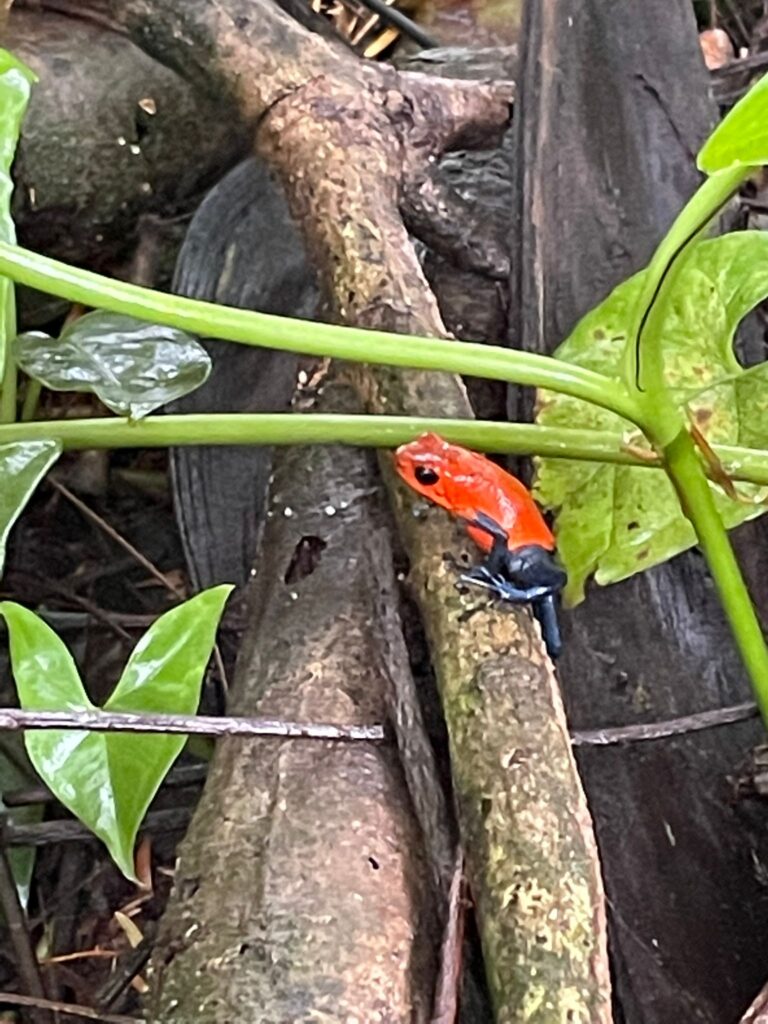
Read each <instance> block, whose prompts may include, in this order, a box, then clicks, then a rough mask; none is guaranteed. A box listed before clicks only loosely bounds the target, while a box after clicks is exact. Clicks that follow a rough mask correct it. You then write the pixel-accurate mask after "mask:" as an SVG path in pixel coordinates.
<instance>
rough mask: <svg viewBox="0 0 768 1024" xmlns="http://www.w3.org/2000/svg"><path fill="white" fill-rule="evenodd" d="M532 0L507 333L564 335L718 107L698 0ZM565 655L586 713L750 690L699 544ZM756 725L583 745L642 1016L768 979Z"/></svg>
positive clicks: (670, 213)
mask: <svg viewBox="0 0 768 1024" xmlns="http://www.w3.org/2000/svg"><path fill="white" fill-rule="evenodd" d="M529 7H530V16H529V18H528V24H527V27H526V37H525V43H524V46H523V48H522V50H523V52H524V53H525V55H526V57H525V60H524V67H523V69H522V71H521V78H520V82H519V103H520V106H519V108H518V111H519V115H520V116H519V122H518V124H519V152H520V153H522V154H524V158H523V159H521V161H520V162H519V164H518V175H517V191H516V203H517V211H518V218H519V223H518V226H517V232H516V244H517V258H516V259H513V263H514V264H515V266H516V268H517V270H518V274H517V275H516V276H514V277H513V291H514V292H516V294H517V312H518V316H519V319H518V321H517V323H516V324H515V325H514V326H513V332H512V343H513V344H515V345H518V346H520V347H523V348H526V349H530V350H534V351H539V352H551V351H552V349H553V348H554V347H555V346H556V345H557V344H558V343H559V341H560V340H562V339H563V338H564V337H565V336H566V335H567V334H568V333H569V331H570V330H571V329H572V327H573V326H574V324H575V322H576V320H577V319H578V318H579V317H580V316H581V315H583V314H584V313H585V312H586V311H587V310H588V309H589V308H591V307H592V306H593V305H594V304H595V303H596V302H598V301H599V300H601V299H602V298H603V297H604V296H605V295H606V293H607V292H608V291H609V290H610V288H611V287H612V286H614V285H615V284H617V283H618V282H619V281H620V280H621V279H623V278H624V277H625V276H627V275H629V274H630V273H632V272H634V271H635V270H637V269H638V268H639V267H641V266H642V265H643V264H644V263H645V261H646V260H647V259H648V258H649V256H650V254H651V252H652V251H653V248H654V247H655V245H656V243H657V242H658V241H659V239H660V238H661V236H662V234H663V232H664V231H665V230H666V229H667V227H668V226H669V224H670V222H671V221H672V219H673V217H674V216H675V214H676V213H677V211H678V210H679V208H680V207H681V206H682V203H683V202H684V200H685V199H686V198H687V197H688V196H689V195H690V194H691V193H692V191H693V190H694V188H695V185H696V173H695V165H694V156H695V153H696V151H697V149H698V146H699V145H700V143H701V142H702V140H703V138H704V137H705V135H706V133H707V131H708V129H709V127H710V126H711V124H712V123H713V120H714V115H715V111H714V110H713V108H712V106H711V105H710V103H709V101H708V99H707V82H706V77H705V71H704V67H703V64H702V61H701V55H700V53H699V48H698V42H697V38H696V32H695V25H694V23H693V13H692V9H691V6H690V4H688V3H685V2H684V0H677V2H675V3H669V2H667V0H658V2H656V0H653V2H647V3H644V4H636V3H633V2H632V0H619V2H615V3H612V4H605V3H602V2H601V0H589V2H583V3H579V4H575V3H573V2H571V0H545V2H542V3H540V4H531V5H529ZM517 397H518V396H517V395H515V396H514V399H515V406H514V407H515V408H516V407H517ZM741 537H742V552H746V551H748V552H749V558H748V560H747V564H749V566H750V568H751V570H752V572H753V580H758V579H759V578H760V577H761V576H762V577H763V582H762V583H760V585H759V587H758V589H757V590H756V593H758V594H760V592H761V591H762V592H763V593H764V590H765V583H764V579H765V565H764V557H763V555H762V554H760V552H762V551H765V549H766V544H765V537H766V534H765V527H764V526H762V525H760V524H756V525H753V526H752V527H750V528H749V529H747V530H746V531H743V532H742V535H741ZM763 607H766V606H765V605H764V604H763ZM560 671H561V677H562V680H563V685H564V690H565V697H566V706H567V709H568V715H569V721H570V723H571V726H572V727H573V728H576V729H590V728H596V727H598V728H599V727H601V726H606V725H622V724H628V723H633V722H640V721H649V720H651V721H652V720H657V719H664V718H668V717H673V716H676V715H682V714H687V713H691V712H695V711H701V710H704V709H707V708H714V707H718V706H720V705H724V704H731V703H738V702H739V701H742V700H745V699H746V698H747V697H748V695H749V688H748V685H747V682H746V679H745V677H744V672H743V669H742V666H741V664H740V663H739V660H738V657H737V655H736V652H735V649H734V645H733V642H732V640H731V637H730V635H729V633H728V630H727V628H726V625H725V623H724V620H723V615H722V611H721V609H720V607H719V605H718V603H717V601H716V598H715V595H714V592H713V589H712V586H711V583H710V581H709V579H708V576H707V572H706V568H705V565H704V563H703V559H702V558H701V556H700V555H699V554H697V553H694V552H692V553H690V554H687V555H684V556H681V557H680V558H677V559H675V560H674V561H673V562H671V563H669V564H667V565H663V566H660V567H658V568H656V569H653V570H651V571H649V572H645V573H643V574H642V575H640V576H638V577H635V578H634V579H632V580H629V581H627V582H625V583H621V584H618V585H615V586H612V587H610V588H608V589H605V590H601V589H600V588H597V587H593V588H592V589H591V590H590V592H589V595H588V599H587V601H586V603H585V604H584V605H582V606H580V607H579V608H577V609H575V611H573V612H572V613H571V614H569V615H568V616H567V617H566V636H565V654H564V657H563V659H562V663H561V666H560ZM760 732H761V730H760V726H759V725H757V724H755V723H753V724H738V725H732V726H728V727H725V728H723V729H719V730H716V731H712V732H709V733H696V734H693V735H690V736H682V737H676V738H674V739H669V740H663V741H660V742H656V743H643V744H638V745H637V746H635V747H630V748H614V749H610V750H609V749H602V750H601V749H593V750H584V751H582V752H581V753H580V754H579V765H580V767H581V769H582V773H583V776H584V779H585V784H586V786H587V791H588V793H589V797H590V806H591V808H592V811H593V814H594V815H595V818H596V824H597V833H598V840H599V844H600V849H601V855H602V861H603V865H604V872H605V878H606V886H607V890H608V897H609V906H610V907H611V911H612V912H611V916H610V925H611V940H612V942H611V945H612V952H613V963H614V967H615V982H616V988H617V992H618V998H619V1002H620V1004H621V1008H622V1011H623V1014H624V1016H625V1018H626V1020H627V1021H628V1022H630V1024H640V1022H642V1024H669V1022H670V1021H673V1020H682V1019H685V1020H691V1021H693V1020H696V1021H703V1022H708V1024H722V1022H723V1021H726V1020H731V1019H734V1018H735V1016H736V1015H737V1014H738V1012H739V1009H740V1007H743V1006H744V1005H745V1004H746V1003H747V1002H748V1000H749V998H750V997H751V994H753V993H754V991H755V990H756V989H757V988H758V987H759V985H760V984H761V982H762V980H763V975H764V963H765V961H764V957H763V955H762V950H761V949H760V946H759V944H758V945H757V946H755V943H754V936H755V935H756V934H758V935H760V934H765V930H766V927H767V926H768V899H767V898H766V890H765V887H764V885H763V882H762V881H761V879H762V877H763V876H764V871H765V864H766V856H767V855H768V850H766V846H765V828H764V816H763V815H760V816H759V820H758V821H757V822H751V821H750V818H751V817H752V816H753V814H756V813H757V812H756V811H755V810H754V809H753V808H751V807H749V806H748V805H745V804H744V803H741V804H739V803H738V802H737V801H735V800H734V799H733V794H732V789H731V786H730V784H729V781H728V776H729V775H730V774H734V773H735V772H736V769H737V766H738V764H739V762H740V761H741V760H742V758H743V757H744V755H745V753H746V751H747V749H748V748H749V747H750V746H751V745H752V744H753V743H754V741H755V740H756V739H757V738H758V736H759V735H760ZM755 825H756V826H757V827H755ZM714 936H716V937H717V941H711V938H712V937H714ZM705 937H706V938H705Z"/></svg>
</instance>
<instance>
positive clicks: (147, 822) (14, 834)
mask: <svg viewBox="0 0 768 1024" xmlns="http://www.w3.org/2000/svg"><path fill="white" fill-rule="evenodd" d="M191 814H192V811H191V808H189V807H171V808H169V809H167V810H162V811H150V812H149V814H147V816H146V818H145V819H144V821H143V822H142V825H141V829H140V834H141V835H144V834H146V833H147V832H154V833H156V834H158V835H167V834H168V833H169V832H184V831H186V829H187V828H188V826H189V819H190V817H191ZM98 841H99V839H98V836H96V835H95V833H93V832H91V830H90V829H89V828H86V827H85V825H81V824H80V822H79V821H75V820H73V819H70V818H61V819H58V820H56V821H40V822H35V823H34V824H32V825H6V827H5V844H6V846H9V847H10V846H48V845H59V844H60V843H91V842H98Z"/></svg>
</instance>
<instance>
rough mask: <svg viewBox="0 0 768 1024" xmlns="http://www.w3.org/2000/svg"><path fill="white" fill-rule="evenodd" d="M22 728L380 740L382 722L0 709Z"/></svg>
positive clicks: (11, 726) (0, 721)
mask: <svg viewBox="0 0 768 1024" xmlns="http://www.w3.org/2000/svg"><path fill="white" fill-rule="evenodd" d="M26 729H66V730H88V731H90V732H139V733H157V732H159V733H181V734H182V735H195V736H274V737H276V738H278V739H304V740H339V741H342V742H357V741H360V740H361V741H363V742H365V743H379V742H381V741H382V740H383V739H384V738H385V732H384V727H383V726H382V725H326V724H320V723H311V722H307V723H302V722H284V721H280V720H279V719H276V718H232V717H221V718H215V717H213V716H209V715H139V714H136V715H134V714H123V713H116V712H110V711H20V710H18V709H17V708H0V731H8V732H17V731H19V730H26Z"/></svg>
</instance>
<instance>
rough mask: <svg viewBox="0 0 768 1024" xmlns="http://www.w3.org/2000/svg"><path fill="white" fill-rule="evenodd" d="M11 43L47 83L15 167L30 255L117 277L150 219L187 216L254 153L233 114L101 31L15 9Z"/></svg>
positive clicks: (33, 106) (40, 88)
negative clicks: (142, 220) (189, 207)
mask: <svg viewBox="0 0 768 1024" xmlns="http://www.w3.org/2000/svg"><path fill="white" fill-rule="evenodd" d="M2 42H3V46H5V47H7V48H8V49H10V50H11V51H12V52H14V53H15V54H17V55H18V56H19V57H21V59H22V60H24V61H26V62H27V63H28V64H29V65H30V67H31V68H32V69H33V70H34V71H35V72H36V74H37V75H38V76H39V79H40V80H39V83H38V84H37V85H36V87H35V89H34V90H33V93H32V99H31V101H30V105H29V111H28V114H27V117H26V119H25V122H24V131H23V135H22V138H21V142H20V144H19V152H18V156H17V158H16V163H15V166H14V178H15V181H16V185H17V188H16V191H15V193H14V204H13V215H14V220H15V222H16V225H17V228H18V232H19V237H20V239H21V241H22V243H23V244H24V245H27V246H29V247H30V248H32V249H36V250H40V251H44V252H45V253H46V254H48V255H50V256H55V257H57V258H58V259H63V260H69V261H71V262H75V263H78V264H87V265H89V266H92V267H96V268H109V267H112V266H114V264H115V262H116V261H120V260H125V259H127V257H128V256H129V254H130V252H131V249H132V247H133V245H135V243H136V239H137V222H138V219H139V217H140V216H141V215H142V214H151V213H153V212H155V213H157V212H162V213H163V214H164V215H166V216H167V215H168V214H173V213H177V212H179V211H180V210H183V209H184V208H185V204H188V203H189V201H190V197H192V196H195V195H196V194H198V193H199V192H200V191H201V190H202V189H204V188H206V187H207V186H208V185H209V184H210V183H211V182H213V181H216V180H217V178H218V177H219V176H220V175H221V174H222V173H223V171H225V170H226V169H227V168H228V167H230V166H231V165H232V163H233V162H234V161H235V160H236V159H237V158H238V155H239V154H241V153H245V152H246V151H247V144H248V143H247V137H246V134H245V132H244V130H243V127H242V126H240V125H238V122H237V117H236V113H235V110H234V108H233V106H232V105H228V106H226V105H223V104H220V103H215V102H212V101H210V100H209V99H208V98H207V97H205V96H204V95H201V93H200V92H199V91H195V90H194V89H192V88H190V86H189V85H188V84H187V83H186V82H185V81H183V80H182V79H181V78H179V76H178V75H176V74H174V73H173V72H172V71H170V70H169V69H168V68H166V67H163V66H162V65H161V64H158V63H157V62H156V61H154V60H152V59H151V58H150V57H149V56H147V54H145V53H143V52H142V51H141V50H140V49H139V48H138V47H136V46H135V45H134V44H133V43H132V42H131V41H130V40H129V39H126V38H125V37H124V36H121V35H118V34H117V33H115V32H111V31H109V30H107V29H105V28H103V27H102V26H99V25H95V24H92V23H88V22H86V21H82V20H79V19H77V18H68V17H64V16H63V15H59V14H54V13H51V12H50V11H48V12H45V13H43V12H42V11H35V10H16V8H15V7H14V9H13V11H12V13H11V16H10V19H9V23H8V26H7V28H6V29H5V31H4V32H3V40H2ZM140 102H141V103H143V106H141V105H140ZM152 111H154V113H153V112H152ZM45 315H46V312H45V309H43V311H42V313H41V316H43V317H44V316H45Z"/></svg>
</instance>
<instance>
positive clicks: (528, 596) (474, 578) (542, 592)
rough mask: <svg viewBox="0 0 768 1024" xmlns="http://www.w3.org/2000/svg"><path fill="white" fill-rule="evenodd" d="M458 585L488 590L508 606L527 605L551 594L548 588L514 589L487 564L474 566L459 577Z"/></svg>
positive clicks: (514, 587) (512, 585)
mask: <svg viewBox="0 0 768 1024" xmlns="http://www.w3.org/2000/svg"><path fill="white" fill-rule="evenodd" d="M459 582H460V583H466V584H468V585H469V586H474V587H482V588H483V589H484V590H490V591H491V593H493V595H494V596H495V597H498V598H499V599H500V600H501V601H508V602H509V603H510V604H529V603H530V602H531V601H537V600H538V599H540V598H542V597H546V596H547V595H548V594H551V592H552V591H551V588H550V587H549V586H546V585H545V586H532V587H516V586H515V585H514V583H510V581H509V580H508V579H506V578H505V577H504V576H502V575H501V574H500V573H496V572H494V571H493V570H492V569H491V568H490V566H489V565H488V564H485V565H476V566H475V567H474V568H473V569H470V570H469V572H466V573H463V574H462V575H461V576H460V577H459Z"/></svg>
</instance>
